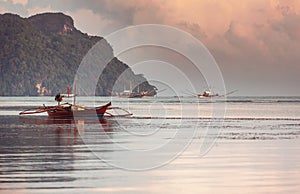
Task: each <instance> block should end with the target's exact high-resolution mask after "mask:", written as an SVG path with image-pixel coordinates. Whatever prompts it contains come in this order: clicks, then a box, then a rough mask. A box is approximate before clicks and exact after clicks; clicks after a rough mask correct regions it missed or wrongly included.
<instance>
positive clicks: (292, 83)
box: [0, 0, 300, 96]
mask: <svg viewBox="0 0 300 194" xmlns="http://www.w3.org/2000/svg"><path fill="white" fill-rule="evenodd" d="M62 2H63V3H62ZM6 12H10V13H16V14H19V15H21V16H22V17H29V16H31V15H34V14H37V13H43V12H63V13H65V14H67V15H70V16H71V17H72V18H73V19H74V23H75V27H76V28H77V29H79V30H80V31H82V32H84V33H88V34H90V35H99V36H106V35H108V34H110V33H112V32H114V31H116V30H119V29H122V28H124V27H128V26H132V25H139V24H163V25H168V26H172V27H175V28H178V29H181V30H184V31H186V32H188V33H190V34H191V35H192V36H194V37H195V38H197V39H198V40H199V41H201V42H202V43H203V44H204V45H205V46H206V47H207V48H208V50H209V51H210V53H211V54H212V56H213V57H214V58H215V60H216V62H217V64H218V66H219V68H220V70H221V72H222V75H223V78H224V82H225V86H226V88H227V90H234V89H238V90H239V91H238V93H237V95H287V96H293V95H298V96H299V95H300V87H299V83H300V52H299V51H300V25H299V24H300V1H299V0H241V1H239V0H126V1H123V0H89V1H83V0H64V1H61V0H0V13H6ZM125 62H126V61H125ZM138 73H143V72H138ZM144 74H145V76H146V77H147V73H144Z"/></svg>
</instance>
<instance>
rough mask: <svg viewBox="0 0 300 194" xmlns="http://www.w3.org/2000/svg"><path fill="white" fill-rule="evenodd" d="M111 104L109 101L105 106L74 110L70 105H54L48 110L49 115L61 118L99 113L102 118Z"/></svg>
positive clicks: (89, 115) (92, 115)
mask: <svg viewBox="0 0 300 194" xmlns="http://www.w3.org/2000/svg"><path fill="white" fill-rule="evenodd" d="M110 105H111V103H108V104H106V105H104V106H100V107H96V108H89V109H78V110H73V109H72V108H71V106H70V107H58V106H56V107H52V108H50V109H48V110H47V113H48V116H49V117H59V118H62V117H63V118H65V117H67V118H72V117H94V116H95V115H97V116H98V117H99V118H102V117H103V115H104V113H105V112H106V110H107V108H108V107H109V106H110Z"/></svg>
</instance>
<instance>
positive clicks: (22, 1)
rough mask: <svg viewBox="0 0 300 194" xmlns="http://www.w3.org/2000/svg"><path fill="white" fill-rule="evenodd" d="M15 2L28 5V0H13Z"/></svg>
mask: <svg viewBox="0 0 300 194" xmlns="http://www.w3.org/2000/svg"><path fill="white" fill-rule="evenodd" d="M12 1H13V4H21V5H24V6H25V5H27V3H28V0H12Z"/></svg>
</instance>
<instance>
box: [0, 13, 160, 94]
mask: <svg viewBox="0 0 300 194" xmlns="http://www.w3.org/2000/svg"><path fill="white" fill-rule="evenodd" d="M101 39H102V37H97V36H88V35H87V34H84V33H82V32H80V31H79V30H77V29H76V28H75V27H74V21H73V19H72V18H71V17H70V16H66V15H64V14H62V13H45V14H38V15H35V16H31V17H29V18H21V17H20V16H18V15H15V14H2V15H1V14H0V47H1V50H0V72H1V78H0V85H1V87H0V95H2V96H8V95H13V96H23V95H32V96H34V95H41V94H45V95H54V94H55V93H56V92H58V91H61V92H64V91H65V90H66V87H67V86H71V85H72V83H73V79H74V76H75V74H76V71H77V69H78V66H79V64H80V62H81V60H82V59H83V57H84V56H85V54H86V53H87V52H88V51H89V49H90V48H91V47H92V46H93V45H95V44H96V43H97V42H98V41H99V40H101ZM125 70H126V73H127V74H128V75H129V77H128V76H127V78H128V80H124V81H121V82H120V81H118V83H117V84H118V85H117V86H115V87H114V89H116V88H117V89H119V90H117V91H116V90H114V92H121V88H124V85H127V86H128V82H129V81H132V82H133V85H135V84H134V83H137V82H141V80H142V81H144V83H143V84H142V85H141V86H140V90H141V91H153V89H154V88H155V87H154V86H151V85H149V83H148V82H147V80H146V79H145V78H144V77H142V76H141V75H135V74H134V73H133V72H132V71H131V69H130V68H129V67H128V66H127V65H126V64H124V63H122V62H121V61H119V60H118V59H117V58H114V59H113V60H112V61H111V62H110V63H109V64H108V66H107V67H106V69H105V70H104V71H103V74H102V75H101V76H100V78H99V82H98V85H97V89H96V95H110V92H111V90H112V88H113V86H114V84H115V81H116V80H117V79H118V77H119V75H121V74H122V72H123V71H125Z"/></svg>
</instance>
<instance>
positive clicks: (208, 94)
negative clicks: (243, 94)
mask: <svg viewBox="0 0 300 194" xmlns="http://www.w3.org/2000/svg"><path fill="white" fill-rule="evenodd" d="M236 91H237V90H233V91H231V92H228V93H226V94H223V95H219V94H218V93H216V94H213V93H212V92H211V91H210V90H205V91H204V92H203V93H202V94H197V96H198V98H216V97H224V96H228V95H230V94H232V93H234V92H236Z"/></svg>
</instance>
